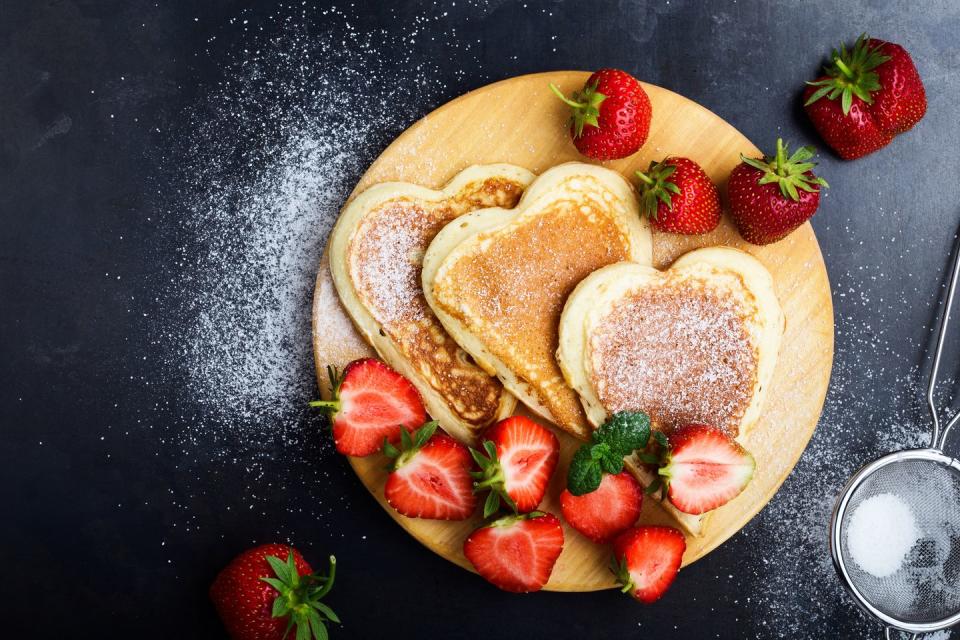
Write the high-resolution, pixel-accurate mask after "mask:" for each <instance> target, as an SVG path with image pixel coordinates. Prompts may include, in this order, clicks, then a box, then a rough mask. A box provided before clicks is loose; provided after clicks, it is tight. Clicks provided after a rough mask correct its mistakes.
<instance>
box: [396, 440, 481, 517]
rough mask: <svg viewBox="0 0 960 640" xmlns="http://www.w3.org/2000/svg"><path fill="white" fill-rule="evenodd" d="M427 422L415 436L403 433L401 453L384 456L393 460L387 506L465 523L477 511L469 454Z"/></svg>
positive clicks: (423, 515) (410, 513) (412, 513)
mask: <svg viewBox="0 0 960 640" xmlns="http://www.w3.org/2000/svg"><path fill="white" fill-rule="evenodd" d="M436 431H437V423H436V422H428V423H427V424H425V425H424V426H422V427H421V428H420V429H417V430H416V431H415V432H414V433H413V436H412V437H411V435H410V434H408V433H407V432H406V431H401V432H400V442H401V445H400V448H399V449H398V448H397V447H395V446H393V445H392V444H390V443H389V442H385V443H384V445H383V452H384V453H385V454H386V455H387V456H389V457H391V458H393V459H394V462H393V464H392V465H390V467H389V468H390V475H388V476H387V484H386V486H385V487H384V496H385V497H386V499H387V503H389V504H390V506H391V507H393V508H394V509H396V510H397V511H398V512H399V513H401V514H403V515H405V516H407V517H408V518H429V519H431V520H464V519H466V518H469V517H470V515H471V514H472V513H473V512H474V510H475V509H476V508H477V497H476V496H475V495H474V493H473V479H472V478H471V477H470V470H471V468H473V461H472V460H471V458H470V451H469V450H468V449H467V448H466V447H465V446H463V445H462V444H460V443H459V442H457V441H456V440H454V439H453V438H451V437H450V436H448V435H447V434H445V433H435V432H436Z"/></svg>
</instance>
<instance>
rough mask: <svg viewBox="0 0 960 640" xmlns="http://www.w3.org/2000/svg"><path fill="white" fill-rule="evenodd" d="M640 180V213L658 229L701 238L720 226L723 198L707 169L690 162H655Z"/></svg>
mask: <svg viewBox="0 0 960 640" xmlns="http://www.w3.org/2000/svg"><path fill="white" fill-rule="evenodd" d="M637 177H638V178H639V179H640V186H639V189H640V211H641V212H642V213H643V214H644V215H646V216H647V217H648V218H650V221H651V223H652V224H653V226H654V227H656V228H657V229H659V230H661V231H669V232H671V233H683V234H698V233H707V232H709V231H713V230H714V229H716V228H717V225H718V224H720V194H719V193H718V192H717V185H715V184H713V182H712V181H711V180H710V178H709V177H708V176H707V174H706V173H705V172H704V171H703V169H702V168H701V167H700V165H698V164H697V163H696V162H694V161H693V160H690V159H689V158H680V157H673V158H667V159H666V160H661V161H660V162H651V163H650V168H649V169H647V171H646V172H643V171H637Z"/></svg>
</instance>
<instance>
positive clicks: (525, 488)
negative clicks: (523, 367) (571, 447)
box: [475, 416, 560, 513]
mask: <svg viewBox="0 0 960 640" xmlns="http://www.w3.org/2000/svg"><path fill="white" fill-rule="evenodd" d="M483 439H484V440H485V441H489V442H492V443H493V444H494V446H495V447H496V460H494V461H492V463H491V464H489V465H488V466H487V467H486V468H485V469H484V470H483V473H481V474H480V475H481V476H484V477H485V478H486V480H482V481H481V482H478V483H477V484H476V485H475V486H476V488H477V489H478V490H482V489H486V488H490V489H491V490H492V491H495V492H497V493H500V494H505V495H506V496H507V497H509V499H510V500H511V501H512V502H513V503H514V505H515V506H516V511H517V512H519V513H527V512H530V511H533V510H534V509H536V508H537V506H538V505H539V504H540V502H541V501H542V500H543V496H544V494H545V493H546V492H547V485H548V484H549V482H550V476H552V475H553V471H554V469H556V467H557V461H558V460H559V458H560V441H559V440H557V436H555V435H554V434H553V432H552V431H550V430H549V429H547V428H546V427H544V426H541V425H540V424H538V423H536V422H534V421H533V420H531V419H530V418H527V417H525V416H512V417H510V418H507V419H505V420H501V421H500V422H498V423H496V424H495V425H493V426H492V427H490V428H489V429H487V431H486V432H485V433H484V436H483Z"/></svg>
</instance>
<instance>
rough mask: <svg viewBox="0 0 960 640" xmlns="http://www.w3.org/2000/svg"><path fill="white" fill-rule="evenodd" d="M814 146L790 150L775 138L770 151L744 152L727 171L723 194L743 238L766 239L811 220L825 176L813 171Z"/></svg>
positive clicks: (774, 238) (757, 241) (777, 237)
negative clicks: (768, 153)
mask: <svg viewBox="0 0 960 640" xmlns="http://www.w3.org/2000/svg"><path fill="white" fill-rule="evenodd" d="M814 152H815V150H814V148H813V147H800V148H799V149H797V150H796V151H795V152H794V153H793V154H792V155H790V154H789V151H788V149H787V145H785V144H784V143H783V140H782V139H780V138H777V152H776V154H774V156H773V157H770V156H764V157H762V158H747V157H746V156H743V155H741V156H740V159H741V163H740V164H739V165H737V166H736V167H735V168H734V170H733V172H731V174H730V180H729V183H728V185H727V195H728V197H729V199H730V217H731V218H733V222H734V224H736V225H737V229H738V230H739V231H740V235H741V236H743V239H744V240H746V241H747V242H750V243H753V244H761V245H762V244H770V243H772V242H776V241H778V240H781V239H783V238H785V237H786V236H787V235H789V234H790V233H791V232H793V231H794V230H795V229H796V228H797V227H799V226H800V225H801V224H803V223H804V222H806V221H807V220H809V219H810V218H811V217H812V216H813V214H814V213H816V211H817V207H819V205H820V190H821V189H822V188H824V187H829V185H828V184H827V181H826V180H824V179H823V178H819V177H817V176H815V175H814V174H813V171H812V170H813V168H814V167H816V163H814V162H810V161H809V160H810V158H812V157H813V154H814Z"/></svg>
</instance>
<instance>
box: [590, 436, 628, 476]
mask: <svg viewBox="0 0 960 640" xmlns="http://www.w3.org/2000/svg"><path fill="white" fill-rule="evenodd" d="M590 454H591V456H592V457H593V459H594V460H596V461H597V462H599V464H600V468H601V469H603V470H604V471H605V472H607V473H610V474H613V475H616V474H618V473H620V472H621V471H623V456H622V455H620V452H619V451H614V450H613V447H611V446H610V445H608V444H607V443H606V442H601V443H599V444H595V445H593V446H592V447H591V448H590Z"/></svg>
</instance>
